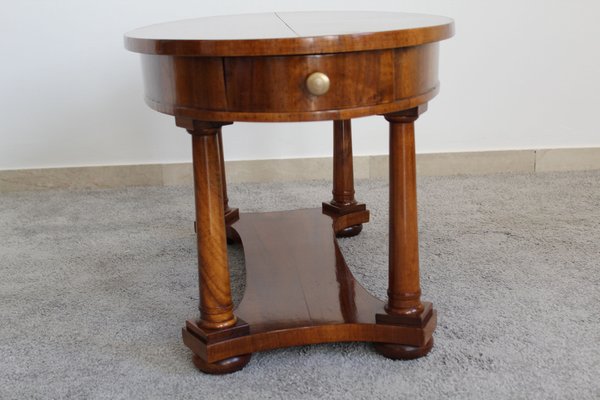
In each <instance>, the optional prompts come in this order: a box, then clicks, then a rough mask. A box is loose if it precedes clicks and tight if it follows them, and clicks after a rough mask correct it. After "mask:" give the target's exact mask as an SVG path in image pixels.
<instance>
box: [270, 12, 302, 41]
mask: <svg viewBox="0 0 600 400" xmlns="http://www.w3.org/2000/svg"><path fill="white" fill-rule="evenodd" d="M273 14H275V16H276V17H277V18H279V20H280V21H281V22H283V23H284V25H285V26H287V27H288V28H290V30H291V31H292V32H294V33H295V34H296V36H298V37H300V34H299V33H298V32H296V31H295V30H294V28H292V27H291V26H290V25H288V23H287V22H285V21H284V20H283V18H281V17H280V16H279V14H277V12H274V13H273Z"/></svg>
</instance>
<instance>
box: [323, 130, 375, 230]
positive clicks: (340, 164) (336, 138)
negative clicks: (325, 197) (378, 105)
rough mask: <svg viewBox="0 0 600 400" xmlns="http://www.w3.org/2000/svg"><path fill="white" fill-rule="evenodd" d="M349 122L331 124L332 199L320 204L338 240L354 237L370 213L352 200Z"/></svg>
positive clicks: (352, 184)
mask: <svg viewBox="0 0 600 400" xmlns="http://www.w3.org/2000/svg"><path fill="white" fill-rule="evenodd" d="M351 126H352V125H351V122H350V120H343V121H333V192H332V193H333V199H332V200H331V201H329V202H327V203H323V212H324V213H326V214H328V215H330V216H331V217H333V218H334V219H335V222H334V225H333V227H334V230H335V232H336V234H337V235H338V236H340V237H350V236H356V235H358V234H359V233H360V231H361V230H362V224H363V223H366V222H369V211H367V209H366V206H365V205H364V204H362V203H358V202H357V201H356V199H355V198H354V168H353V161H352V128H351Z"/></svg>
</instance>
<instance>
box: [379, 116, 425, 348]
mask: <svg viewBox="0 0 600 400" xmlns="http://www.w3.org/2000/svg"><path fill="white" fill-rule="evenodd" d="M425 109H426V106H421V107H418V108H414V109H410V110H406V111H402V112H397V113H393V114H387V115H385V118H386V120H388V121H389V123H390V161H389V168H390V178H389V179H390V192H389V193H390V199H389V201H390V215H389V218H390V221H389V285H388V302H387V304H386V306H385V311H386V313H387V315H386V316H382V315H378V316H377V317H378V318H377V320H378V322H383V323H392V324H406V325H413V326H421V327H424V326H426V325H427V323H428V321H429V319H430V318H431V316H432V314H433V310H432V308H431V304H430V303H421V286H420V282H419V236H418V220H417V185H416V162H415V135H414V121H415V120H416V119H417V118H418V116H419V114H421V113H422V112H424V111H425ZM432 345H433V338H431V339H430V340H428V341H427V343H424V345H423V346H422V347H411V346H402V345H390V344H379V345H376V347H377V349H378V350H379V351H380V352H381V353H382V354H384V355H386V356H388V357H391V358H414V357H420V356H423V355H425V354H427V353H428V352H429V350H431V347H432Z"/></svg>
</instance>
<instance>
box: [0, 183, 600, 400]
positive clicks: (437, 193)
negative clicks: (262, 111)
mask: <svg viewBox="0 0 600 400" xmlns="http://www.w3.org/2000/svg"><path fill="white" fill-rule="evenodd" d="M330 190H331V189H330V184H329V183H328V182H308V183H297V184H289V183H286V184H275V183H274V184H260V185H259V184H255V185H230V199H231V204H233V205H237V206H239V207H240V208H241V209H243V210H246V211H250V210H252V211H254V210H278V209H290V208H302V207H314V206H318V205H319V204H320V201H321V200H324V199H327V198H328V197H329V193H330ZM357 196H358V198H359V199H360V200H363V201H365V202H366V203H367V204H368V206H369V208H370V209H371V211H372V222H371V223H369V224H368V225H366V226H365V229H364V231H363V233H362V234H361V235H360V236H358V237H356V238H350V239H344V240H342V241H341V246H342V250H343V252H344V253H345V255H346V257H347V260H348V263H349V265H350V268H351V269H352V270H353V272H354V273H355V275H356V276H357V278H358V279H359V280H360V281H361V282H362V283H363V284H364V286H366V288H367V289H369V290H370V291H372V292H373V293H375V294H377V295H378V296H380V297H384V295H385V289H386V276H387V255H386V248H387V238H386V229H387V223H386V218H387V206H386V203H387V184H386V183H385V182H382V181H363V182H358V184H357ZM192 204H193V198H192V191H191V188H189V187H185V188H130V189H120V190H93V191H92V190H90V191H75V192H73V191H43V192H22V193H12V194H2V195H0V321H1V322H0V398H1V399H25V398H43V399H51V398H52V399H53V398H76V399H79V398H86V399H87V398H91V399H99V398H107V399H154V398H169V399H174V398H190V399H192V398H193V399H213V398H214V399H247V398H248V399H312V398H318V399H330V398H332V399H333V398H335V399H342V398H343V399H347V398H355V399H370V398H380V399H402V398H407V399H408V398H410V399H418V398H426V399H440V398H460V399H465V398H467V399H468V398H472V399H519V398H524V399H525V398H526V399H593V398H594V399H597V398H599V397H600V265H599V264H600V171H597V172H578V173H555V174H537V175H495V176H480V177H445V178H442V177H439V178H423V179H420V180H419V211H420V229H421V231H420V234H421V264H422V286H423V298H424V299H426V300H429V301H433V303H434V304H435V306H436V307H437V309H438V311H439V325H438V328H437V331H436V333H435V340H436V346H435V348H434V350H433V351H432V352H431V353H430V355H429V356H428V357H426V358H422V359H419V360H414V361H404V362H394V361H391V360H387V359H385V358H383V357H381V356H379V355H378V354H376V353H375V352H374V351H373V349H372V347H371V345H370V344H365V343H340V344H333V345H316V346H306V347H298V348H290V349H283V350H275V351H270V352H264V353H259V354H255V355H254V357H253V358H252V361H251V362H250V364H249V365H248V366H247V367H246V368H245V369H244V370H242V371H241V372H238V373H235V374H232V375H228V376H220V377H214V376H207V375H203V374H201V373H199V372H198V371H197V370H195V369H194V367H193V365H192V363H191V360H190V352H189V351H188V349H187V348H185V347H184V346H183V344H182V342H181V339H180V328H181V327H182V325H183V322H184V321H185V320H186V319H188V318H193V317H195V316H196V315H197V314H196V313H197V311H196V307H197V299H198V296H197V277H196V267H195V264H196V258H195V257H196V256H195V254H196V250H195V241H194V235H193V231H192V220H193V215H192ZM230 252H231V260H232V261H231V264H232V267H231V268H232V275H233V281H234V294H235V301H239V299H240V297H241V293H242V291H243V284H244V283H243V280H244V277H243V267H242V266H243V258H242V254H241V252H240V249H239V248H235V247H231V248H230Z"/></svg>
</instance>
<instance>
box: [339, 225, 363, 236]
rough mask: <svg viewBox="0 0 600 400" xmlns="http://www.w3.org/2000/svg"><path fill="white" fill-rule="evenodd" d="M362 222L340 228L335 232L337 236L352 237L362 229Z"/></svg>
mask: <svg viewBox="0 0 600 400" xmlns="http://www.w3.org/2000/svg"><path fill="white" fill-rule="evenodd" d="M362 228H363V226H362V224H357V225H352V226H349V227H347V228H342V229H340V230H338V231H337V232H336V233H335V234H336V236H337V237H351V236H356V235H358V234H359V233H360V231H362Z"/></svg>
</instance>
